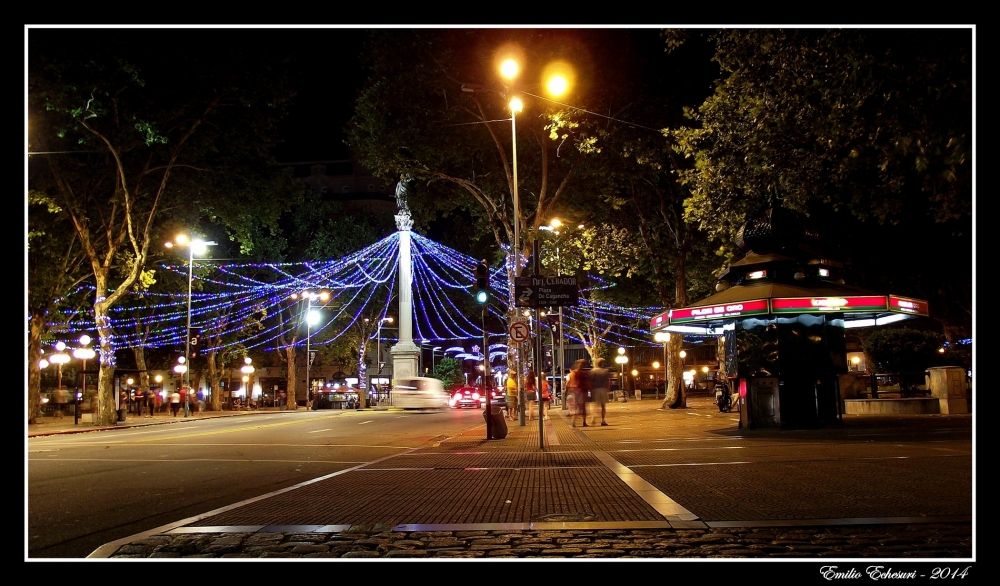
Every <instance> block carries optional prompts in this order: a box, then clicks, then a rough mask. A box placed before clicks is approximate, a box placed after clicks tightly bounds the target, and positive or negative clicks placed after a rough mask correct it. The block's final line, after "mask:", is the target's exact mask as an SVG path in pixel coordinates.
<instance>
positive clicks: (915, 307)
mask: <svg viewBox="0 0 1000 586" xmlns="http://www.w3.org/2000/svg"><path fill="white" fill-rule="evenodd" d="M889 311H898V312H900V313H908V314H910V315H924V316H926V315H927V302H926V301H924V300H923V299H910V298H909V297H896V296H895V295H890V296H889Z"/></svg>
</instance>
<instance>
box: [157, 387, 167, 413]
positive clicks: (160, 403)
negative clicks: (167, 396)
mask: <svg viewBox="0 0 1000 586" xmlns="http://www.w3.org/2000/svg"><path fill="white" fill-rule="evenodd" d="M165 392H166V391H162V390H161V391H160V392H158V393H156V412H157V413H161V412H162V411H163V398H164V396H163V395H164V393H165Z"/></svg>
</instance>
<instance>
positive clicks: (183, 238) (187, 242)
mask: <svg viewBox="0 0 1000 586" xmlns="http://www.w3.org/2000/svg"><path fill="white" fill-rule="evenodd" d="M174 242H176V243H177V244H178V245H179V246H187V248H188V298H187V330H186V334H187V335H186V336H185V338H186V341H185V344H184V362H185V363H187V364H190V362H191V288H192V283H193V281H194V254H195V252H197V253H198V254H205V251H206V250H208V247H209V246H215V245H216V244H218V243H217V242H214V241H205V240H200V239H194V240H191V239H190V238H188V236H187V234H179V235H177V237H176V238H174ZM173 245H174V243H173V242H167V245H166V246H167V248H172V247H173ZM195 249H197V251H196V250H195ZM185 373H186V374H185V377H184V386H185V388H187V390H188V392H189V393H190V392H191V369H190V368H188V369H187V370H186V371H185Z"/></svg>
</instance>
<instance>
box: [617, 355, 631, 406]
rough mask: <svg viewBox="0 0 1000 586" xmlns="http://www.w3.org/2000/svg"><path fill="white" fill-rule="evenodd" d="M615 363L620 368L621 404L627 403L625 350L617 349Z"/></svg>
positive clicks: (626, 360)
mask: <svg viewBox="0 0 1000 586" xmlns="http://www.w3.org/2000/svg"><path fill="white" fill-rule="evenodd" d="M615 362H616V363H618V364H620V365H621V367H622V374H621V381H622V402H623V403H628V395H627V394H626V393H625V365H626V364H628V356H625V348H621V347H619V348H618V356H615Z"/></svg>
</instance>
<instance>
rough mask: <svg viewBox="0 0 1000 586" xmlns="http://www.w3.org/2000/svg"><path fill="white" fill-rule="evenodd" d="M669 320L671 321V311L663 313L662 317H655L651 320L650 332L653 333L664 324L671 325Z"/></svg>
mask: <svg viewBox="0 0 1000 586" xmlns="http://www.w3.org/2000/svg"><path fill="white" fill-rule="evenodd" d="M669 320H670V312H669V311H665V312H663V313H661V314H660V315H658V316H656V317H654V318H653V319H651V320H649V331H653V330H655V329H656V328H658V327H660V326H662V325H664V324H669V323H670V321H669Z"/></svg>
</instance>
